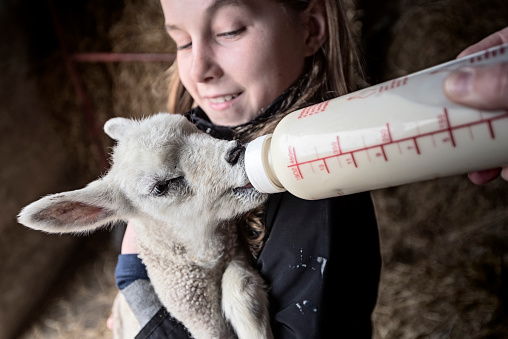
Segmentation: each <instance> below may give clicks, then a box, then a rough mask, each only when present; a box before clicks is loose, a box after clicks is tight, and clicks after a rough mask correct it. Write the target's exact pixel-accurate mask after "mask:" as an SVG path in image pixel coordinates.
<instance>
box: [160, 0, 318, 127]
mask: <svg viewBox="0 0 508 339" xmlns="http://www.w3.org/2000/svg"><path fill="white" fill-rule="evenodd" d="M161 4H162V8H163V11H164V17H165V23H166V29H167V31H168V33H169V35H170V36H171V38H173V40H174V41H175V42H176V44H177V61H178V72H179V75H180V80H181V81H182V84H183V85H184V86H185V88H186V89H187V91H189V93H190V94H191V95H192V97H193V98H194V100H195V101H196V102H197V104H198V105H199V106H200V107H201V108H202V109H203V110H204V111H205V112H206V114H207V115H208V117H209V118H210V120H211V121H212V122H213V123H214V124H216V125H222V126H236V125H239V124H242V123H245V122H248V121H250V120H252V119H253V118H255V117H256V116H258V115H259V114H260V113H261V111H262V110H263V109H265V108H266V107H267V106H269V105H270V104H271V102H272V101H273V100H274V99H276V98H277V97H278V96H279V95H280V94H281V93H282V92H283V91H284V90H286V89H287V88H288V87H289V86H291V85H292V84H293V83H294V82H295V81H296V80H297V79H298V77H299V76H300V74H302V72H303V67H304V59H305V57H306V56H308V55H311V54H312V53H313V52H312V51H310V50H309V48H307V47H306V44H305V40H306V30H305V28H304V25H303V24H302V25H300V24H299V23H300V22H301V21H300V19H302V18H300V17H299V15H300V14H296V15H295V14H292V12H290V11H287V10H285V9H284V8H283V7H282V6H281V5H279V4H278V3H277V2H275V1H274V0H161Z"/></svg>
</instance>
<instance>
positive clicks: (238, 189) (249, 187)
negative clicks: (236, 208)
mask: <svg viewBox="0 0 508 339" xmlns="http://www.w3.org/2000/svg"><path fill="white" fill-rule="evenodd" d="M233 191H234V192H235V193H239V194H242V193H246V192H250V191H256V189H255V188H254V186H252V184H251V183H250V182H248V183H247V184H245V185H243V186H242V187H236V188H234V189H233Z"/></svg>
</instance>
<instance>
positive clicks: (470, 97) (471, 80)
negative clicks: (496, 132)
mask: <svg viewBox="0 0 508 339" xmlns="http://www.w3.org/2000/svg"><path fill="white" fill-rule="evenodd" d="M507 42H508V27H506V28H504V29H502V30H500V31H498V32H496V33H494V34H492V35H490V36H488V37H487V38H485V39H483V40H481V41H480V42H478V43H476V44H474V45H472V46H470V47H468V48H466V49H465V50H464V51H462V52H461V53H460V54H459V55H458V57H464V56H466V55H469V54H473V53H476V52H479V51H482V50H484V49H487V48H490V47H494V46H498V45H501V44H503V43H507ZM506 53H508V51H506ZM444 91H445V93H446V95H447V96H448V98H449V99H450V100H452V101H454V102H456V103H459V104H463V105H467V106H470V107H474V108H478V109H482V110H486V111H488V110H499V109H506V110H508V63H506V62H504V63H498V64H495V65H489V66H482V67H464V68H461V69H459V70H457V71H454V72H452V73H451V74H450V75H449V76H448V78H447V79H446V80H445V83H444ZM507 151H508V150H507ZM500 173H501V176H502V177H503V179H505V180H508V165H507V166H505V167H503V168H502V169H501V168H496V169H490V170H484V171H479V172H471V173H469V179H470V180H471V181H472V182H473V183H475V184H479V185H480V184H485V183H487V182H489V181H492V180H494V179H495V178H496V177H497V176H498V175H499V174H500Z"/></svg>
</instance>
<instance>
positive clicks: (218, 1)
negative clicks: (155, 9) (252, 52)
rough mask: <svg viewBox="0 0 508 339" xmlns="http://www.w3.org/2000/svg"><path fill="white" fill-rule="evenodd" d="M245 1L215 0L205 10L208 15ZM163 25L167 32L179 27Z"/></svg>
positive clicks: (241, 4) (240, 4) (239, 5)
mask: <svg viewBox="0 0 508 339" xmlns="http://www.w3.org/2000/svg"><path fill="white" fill-rule="evenodd" d="M245 3H246V0H215V1H214V2H213V3H212V4H211V5H210V6H209V7H208V8H207V9H206V12H207V15H208V16H213V15H214V14H215V13H216V12H217V11H219V10H220V9H221V8H223V7H227V6H238V7H241V6H245V5H246V4H245ZM165 27H166V31H167V32H171V31H177V30H179V29H180V28H179V27H178V26H176V25H171V24H166V25H165Z"/></svg>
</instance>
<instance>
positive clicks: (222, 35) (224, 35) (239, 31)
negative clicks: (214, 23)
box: [176, 27, 247, 51]
mask: <svg viewBox="0 0 508 339" xmlns="http://www.w3.org/2000/svg"><path fill="white" fill-rule="evenodd" d="M246 29H247V28H246V27H242V28H239V29H235V30H233V31H228V32H224V33H219V34H217V35H216V36H217V37H218V38H226V39H234V38H236V37H238V36H239V35H240V34H242V33H243V32H245V30H246ZM190 47H192V42H189V43H187V44H185V45H181V46H177V47H176V50H177V51H183V50H186V49H189V48H190Z"/></svg>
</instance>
